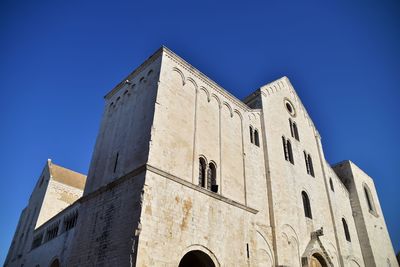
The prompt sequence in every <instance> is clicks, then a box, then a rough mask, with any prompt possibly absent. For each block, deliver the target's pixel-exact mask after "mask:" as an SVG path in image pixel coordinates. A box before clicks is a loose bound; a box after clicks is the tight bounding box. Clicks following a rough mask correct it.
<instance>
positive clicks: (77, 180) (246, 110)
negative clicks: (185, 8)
mask: <svg viewBox="0 0 400 267" xmlns="http://www.w3.org/2000/svg"><path fill="white" fill-rule="evenodd" d="M327 142H329V140H327ZM4 266H7V267H8V266H10V267H11V266H18V267H22V266H24V267H27V266H33V267H39V266H40V267H48V266H50V267H57V266H121V267H124V266H138V267H153V266H155V267H157V266H162V267H164V266H165V267H220V266H221V267H222V266H226V267H234V266H238V267H241V266H243V267H250V266H251V267H253V266H254V267H257V266H259V267H269V266H281V267H283V266H290V267H292V266H293V267H300V266H301V267H306V266H310V267H314V266H315V267H317V266H343V267H344V266H346V267H347V266H349V267H356V266H365V267H375V266H376V267H383V266H391V267H395V266H398V264H397V261H396V256H395V253H394V250H393V246H392V243H391V240H390V237H389V234H388V230H387V227H386V223H385V219H384V215H383V213H382V209H381V206H380V203H379V198H378V195H377V191H376V189H375V186H374V181H373V179H372V178H371V177H370V176H368V174H366V173H365V172H364V171H363V170H362V169H361V168H360V167H358V166H357V165H356V164H355V163H353V162H352V161H349V160H345V161H342V162H339V163H337V164H335V165H330V164H329V163H328V162H327V161H326V159H325V156H324V151H323V147H322V143H321V136H320V135H319V133H318V130H317V129H316V127H315V125H314V123H313V121H312V120H311V118H310V116H309V115H308V113H307V111H306V109H305V107H304V106H303V104H302V102H301V100H300V99H299V97H298V95H297V94H296V92H295V90H294V88H293V86H292V84H291V83H290V81H289V79H288V78H287V77H282V78H280V79H278V80H276V81H273V82H271V83H269V84H266V85H264V86H262V87H260V88H259V89H257V90H256V91H254V92H253V93H252V94H251V95H249V96H248V97H246V98H245V99H243V100H239V99H237V98H236V97H235V96H233V95H232V94H230V93H229V92H228V91H227V90H225V89H223V88H222V87H221V86H219V85H218V84H217V83H215V82H214V81H212V80H211V79H210V78H208V77H207V76H205V75H204V74H203V73H201V72H200V71H199V70H197V69H196V68H194V67H193V66H191V65H190V64H189V63H187V62H186V61H184V60H183V59H182V58H180V57H179V56H178V55H176V54H175V53H173V52H172V51H171V50H169V49H168V48H166V47H161V48H160V49H159V50H158V51H156V52H155V53H154V54H153V55H152V56H151V57H149V58H148V59H147V60H146V61H145V62H144V63H143V64H142V65H140V66H139V67H138V68H137V69H136V70H134V71H133V72H132V73H130V74H129V75H128V76H127V77H126V78H125V79H123V81H122V82H120V83H119V84H118V85H117V86H116V87H115V88H114V89H112V90H111V91H110V92H109V93H108V94H107V95H106V96H105V106H104V113H103V117H102V121H101V126H100V130H99V133H98V136H97V141H96V144H95V148H94V152H93V156H92V160H91V163H90V167H89V173H88V175H87V177H86V176H85V175H82V174H79V173H76V172H74V171H71V170H68V169H66V168H63V167H61V166H59V165H56V164H54V163H53V162H52V161H51V160H48V161H47V162H46V164H45V166H44V169H43V172H42V173H41V174H40V175H39V178H38V181H37V184H36V186H35V188H34V189H33V192H32V195H31V197H30V199H29V203H28V205H27V206H26V208H25V209H24V210H23V211H22V213H21V216H20V219H19V222H18V225H17V227H16V231H15V234H14V238H13V240H12V243H11V245H10V249H9V252H8V255H7V258H6V261H5V263H4Z"/></svg>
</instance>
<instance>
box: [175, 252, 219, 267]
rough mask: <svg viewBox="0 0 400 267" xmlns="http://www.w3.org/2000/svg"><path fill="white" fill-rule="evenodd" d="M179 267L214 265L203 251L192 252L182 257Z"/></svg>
mask: <svg viewBox="0 0 400 267" xmlns="http://www.w3.org/2000/svg"><path fill="white" fill-rule="evenodd" d="M179 267H215V264H214V262H213V261H212V259H211V258H210V256H208V255H207V254H206V253H204V252H203V251H200V250H192V251H189V252H188V253H186V254H185V256H183V258H182V259H181V262H180V263H179Z"/></svg>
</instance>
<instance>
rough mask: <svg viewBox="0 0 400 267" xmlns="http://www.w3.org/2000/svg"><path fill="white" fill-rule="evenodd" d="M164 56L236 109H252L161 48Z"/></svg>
mask: <svg viewBox="0 0 400 267" xmlns="http://www.w3.org/2000/svg"><path fill="white" fill-rule="evenodd" d="M162 49H163V51H164V53H165V55H166V56H167V57H168V58H170V59H171V60H173V61H174V62H175V63H176V64H178V65H179V66H181V67H182V68H184V69H185V70H186V71H188V72H190V73H191V74H192V75H193V76H195V77H196V78H198V79H199V80H201V81H202V82H203V83H205V84H207V85H208V86H209V87H210V88H213V89H214V90H215V91H217V92H218V93H220V94H221V95H223V96H224V97H225V98H227V99H229V100H231V101H232V102H234V103H235V104H236V105H237V106H238V107H240V108H242V109H243V110H244V111H251V110H252V109H251V108H249V107H248V106H247V105H246V104H245V103H243V102H242V101H241V100H239V99H238V98H236V97H235V96H234V95H232V94H231V93H229V91H227V90H225V89H224V88H223V87H221V86H220V85H219V84H217V83H216V82H215V81H213V80H212V79H210V78H209V77H208V76H207V75H205V74H204V73H202V72H201V71H199V70H198V69H196V68H195V67H193V66H192V65H191V64H190V63H188V62H187V61H186V60H184V59H183V58H181V57H180V56H178V55H177V54H175V53H174V52H173V51H171V50H170V49H168V48H167V47H162Z"/></svg>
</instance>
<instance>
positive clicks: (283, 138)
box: [282, 136, 289, 160]
mask: <svg viewBox="0 0 400 267" xmlns="http://www.w3.org/2000/svg"><path fill="white" fill-rule="evenodd" d="M282 144H283V155H284V156H285V160H289V154H288V149H287V143H286V138H285V137H284V136H282Z"/></svg>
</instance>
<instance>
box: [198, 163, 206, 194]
mask: <svg viewBox="0 0 400 267" xmlns="http://www.w3.org/2000/svg"><path fill="white" fill-rule="evenodd" d="M206 169H207V165H206V161H205V160H204V159H203V158H200V159H199V186H201V187H206Z"/></svg>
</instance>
